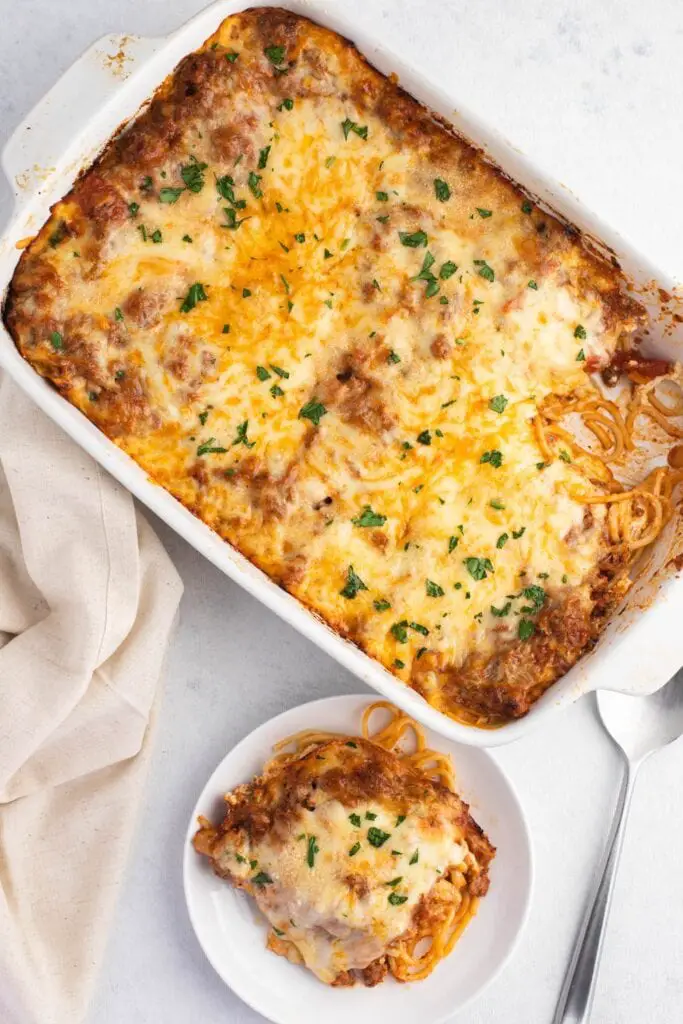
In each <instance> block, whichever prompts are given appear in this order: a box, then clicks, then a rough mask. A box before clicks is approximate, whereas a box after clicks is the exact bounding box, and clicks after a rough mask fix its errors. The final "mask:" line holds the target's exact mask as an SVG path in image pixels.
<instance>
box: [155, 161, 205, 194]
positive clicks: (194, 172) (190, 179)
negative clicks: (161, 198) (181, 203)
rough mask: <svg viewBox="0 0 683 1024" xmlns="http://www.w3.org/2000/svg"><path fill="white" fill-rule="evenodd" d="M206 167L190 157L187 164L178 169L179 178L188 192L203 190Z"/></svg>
mask: <svg viewBox="0 0 683 1024" xmlns="http://www.w3.org/2000/svg"><path fill="white" fill-rule="evenodd" d="M208 166H209V165H208V164H202V163H200V162H199V160H197V157H196V156H191V157H190V162H189V164H183V166H182V167H181V168H180V177H181V178H182V179H183V181H184V182H185V186H186V188H188V189H189V190H190V192H201V190H202V189H203V188H204V171H205V170H206V168H207V167H208ZM162 191H163V189H162Z"/></svg>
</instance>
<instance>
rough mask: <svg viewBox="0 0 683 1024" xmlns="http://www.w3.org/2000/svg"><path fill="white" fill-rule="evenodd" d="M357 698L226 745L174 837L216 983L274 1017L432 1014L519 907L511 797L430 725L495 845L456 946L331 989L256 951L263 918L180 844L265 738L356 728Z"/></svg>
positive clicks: (322, 705) (450, 1009)
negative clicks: (443, 956)
mask: <svg viewBox="0 0 683 1024" xmlns="http://www.w3.org/2000/svg"><path fill="white" fill-rule="evenodd" d="M371 703H372V699H371V698H369V697H368V696H367V695H364V696H344V697H328V698H327V699H325V700H316V701H312V702H311V703H310V704H303V705H302V706H301V707H297V708H292V709H291V710H290V711H286V712H285V713H284V714H282V715H278V716H277V718H273V719H271V720H270V721H269V722H266V723H265V724H264V725H262V726H260V727H259V728H258V729H256V730H254V732H252V733H251V735H250V736H247V737H246V739H244V740H242V742H241V743H238V745H237V746H236V747H235V748H234V749H233V750H231V751H230V753H229V754H228V755H227V756H226V757H225V758H224V760H223V761H221V763H220V764H219V765H218V767H217V768H216V770H215V772H214V773H213V775H212V776H211V778H210V779H209V781H208V782H207V784H206V786H205V787H204V791H203V792H202V794H201V796H200V798H199V800H198V801H197V806H196V807H195V810H194V812H193V814H192V818H191V820H190V824H189V827H188V830H187V837H186V842H185V851H184V863H183V876H184V885H185V898H186V900H187V906H188V910H189V912H190V920H191V921H192V925H193V927H194V930H195V932H196V935H197V938H198V939H199V942H200V945H201V946H202V948H203V950H204V952H205V953H206V955H207V957H208V958H209V961H210V962H211V964H212V965H213V966H214V968H215V969H216V971H217V972H218V974H219V975H220V976H221V978H222V979H223V981H224V982H225V983H226V984H227V985H229V986H230V988H231V989H233V991H234V992H236V993H237V995H238V996H240V998H241V999H243V1000H244V1002H245V1003H248V1004H249V1005H250V1006H251V1007H253V1008H254V1009H255V1010H257V1011H258V1012H259V1013H261V1014H263V1016H264V1017H267V1018H268V1019H269V1020H271V1021H274V1022H275V1024H321V1021H324V1022H325V1024H349V1022H350V1021H353V1024H377V1021H378V1020H380V1019H384V1020H390V1021H391V1024H415V1022H416V1021H419V1022H420V1024H437V1022H439V1021H443V1020H445V1019H446V1018H448V1017H451V1016H452V1015H453V1014H454V1013H455V1012H456V1011H457V1010H459V1009H461V1007H462V1006H464V1004H465V1003H466V1002H468V1001H469V1000H470V999H472V998H473V996H475V995H476V994H478V993H479V992H481V990H482V989H483V987H484V986H485V985H487V984H488V983H489V982H490V981H491V980H492V979H493V978H494V977H495V975H496V974H498V972H499V971H500V970H501V968H502V966H503V964H504V963H505V961H506V960H507V959H508V957H509V956H510V954H511V953H512V950H513V949H514V946H515V944H516V942H517V939H518V937H519V934H520V932H521V930H522V927H523V925H524V921H525V918H526V914H527V909H528V906H529V899H530V895H531V886H532V856H531V843H530V840H529V833H528V830H527V826H526V822H525V820H524V814H523V812H522V809H521V807H520V804H519V801H518V799H517V797H516V795H515V792H514V790H513V789H512V787H511V785H510V783H509V782H508V781H507V779H506V777H505V775H504V774H503V772H502V770H501V769H500V768H499V766H498V765H497V764H496V762H495V760H494V759H493V757H492V756H491V754H489V753H487V752H486V751H485V750H480V749H477V748H476V747H465V746H458V745H456V744H455V743H451V742H449V741H448V740H445V739H443V738H441V737H439V736H437V735H436V734H435V733H433V732H430V730H425V731H426V734H427V738H428V743H429V745H430V746H431V747H432V748H434V749H437V750H442V751H444V752H446V753H448V754H450V755H451V757H452V758H453V763H454V765H455V773H456V784H457V788H458V792H459V793H461V794H462V796H463V797H464V799H465V800H466V801H467V802H468V803H469V804H470V807H471V810H472V815H473V817H474V818H475V820H476V821H477V822H479V824H480V825H481V826H482V828H483V829H484V831H485V832H486V833H487V835H488V836H489V838H490V840H491V842H492V843H493V844H494V846H496V847H497V853H496V857H495V859H494V861H493V863H492V865H491V871H490V874H491V887H490V889H489V892H488V894H487V896H486V897H485V898H484V899H483V900H482V901H481V903H480V904H479V908H478V912H477V914H476V916H475V917H474V919H473V920H472V921H471V922H470V924H469V925H468V927H467V929H466V930H465V932H464V934H463V936H462V938H461V939H460V940H459V942H458V944H457V945H456V947H455V949H454V950H453V952H452V953H451V955H450V956H449V957H448V959H447V960H444V961H443V962H442V963H441V964H440V965H439V966H438V967H437V968H436V970H435V971H434V973H433V974H432V975H430V977H429V978H427V979H425V980H424V981H420V982H415V983H413V984H400V983H399V982H396V981H394V979H393V978H389V979H387V980H386V981H384V982H383V983H382V984H381V985H378V986H377V987H376V988H365V987H364V986H362V985H356V986H355V987H354V988H330V987H329V986H327V985H324V984H322V982H320V981H318V980H317V978H315V976H314V975H313V974H311V973H310V971H307V970H305V969H304V968H303V967H299V966H296V965H294V964H290V963H289V962H288V961H287V960H285V959H284V958H283V957H280V956H276V955H275V954H274V953H271V952H269V951H268V950H267V949H266V945H265V943H266V922H265V918H263V917H262V916H261V914H260V913H259V912H258V911H257V909H256V907H255V905H254V904H253V902H252V901H251V900H250V898H249V897H248V896H246V895H245V894H244V893H241V892H237V891H236V890H234V889H233V888H232V887H231V886H230V885H228V883H227V882H223V881H221V880H220V879H219V878H217V877H216V876H215V875H214V874H213V872H212V871H211V868H210V867H209V864H208V862H207V861H206V859H205V858H203V857H200V856H199V855H198V854H197V853H196V852H195V851H194V849H193V847H192V845H191V839H192V836H193V835H194V833H195V832H196V830H197V815H199V814H203V815H205V816H206V817H207V818H210V819H211V820H213V821H218V820H219V819H220V818H222V817H223V814H224V804H223V794H224V793H226V792H227V791H228V790H230V789H232V788H233V787H234V786H236V785H238V784H239V783H240V782H246V781H247V780H248V779H250V778H252V776H254V775H256V774H258V773H259V772H260V771H261V768H262V766H263V764H264V762H265V761H266V760H267V759H268V757H269V756H270V754H271V749H272V746H273V744H274V743H276V742H277V741H278V740H281V739H283V738H284V737H285V736H289V735H291V734H292V733H295V732H298V731H299V730H300V729H312V728H316V729H329V730H332V731H335V732H341V733H349V734H358V731H359V728H360V717H361V713H362V711H363V709H364V708H365V707H367V705H368V704H371Z"/></svg>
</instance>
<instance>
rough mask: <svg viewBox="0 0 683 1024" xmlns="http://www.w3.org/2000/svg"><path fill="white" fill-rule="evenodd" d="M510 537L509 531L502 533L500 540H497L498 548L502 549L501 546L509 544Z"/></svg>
mask: <svg viewBox="0 0 683 1024" xmlns="http://www.w3.org/2000/svg"><path fill="white" fill-rule="evenodd" d="M509 539H510V538H509V536H508V534H507V533H501V535H500V537H499V538H498V540H497V541H496V547H497V548H498V549H499V550H500V548H504V547H505V545H506V544H507V542H508V540H509Z"/></svg>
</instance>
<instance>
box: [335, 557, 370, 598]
mask: <svg viewBox="0 0 683 1024" xmlns="http://www.w3.org/2000/svg"><path fill="white" fill-rule="evenodd" d="M367 589H368V588H367V587H366V586H365V584H364V583H363V581H362V579H361V578H360V576H359V575H358V573H356V572H355V571H354V568H353V566H352V565H350V566H349V567H348V569H347V570H346V583H345V584H344V586H343V587H342V589H341V590H340V591H339V593H340V594H341V596H342V597H347V598H349V600H352V599H353V598H354V597H356V595H357V594H358V593H359V592H360V591H361V590H367Z"/></svg>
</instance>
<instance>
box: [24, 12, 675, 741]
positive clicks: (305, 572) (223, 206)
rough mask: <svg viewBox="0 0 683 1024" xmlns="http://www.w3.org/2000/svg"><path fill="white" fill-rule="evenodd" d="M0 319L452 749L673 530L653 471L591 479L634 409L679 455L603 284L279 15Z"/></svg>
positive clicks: (243, 29) (571, 239)
mask: <svg viewBox="0 0 683 1024" xmlns="http://www.w3.org/2000/svg"><path fill="white" fill-rule="evenodd" d="M5 319H6V323H7V326H8V328H9V330H10V332H11V334H12V336H13V337H14V339H15V342H16V344H17V346H18V348H19V350H20V351H21V353H22V354H23V356H24V357H25V358H26V359H27V360H28V361H29V362H30V363H31V364H32V365H33V366H34V367H35V369H36V370H37V371H38V372H39V373H40V374H42V375H43V376H44V377H46V378H47V379H48V380H49V381H51V382H52V383H53V385H54V386H55V387H56V388H58V389H59V391H60V392H61V393H62V394H63V395H64V396H65V397H66V398H67V399H68V400H69V401H70V402H72V403H73V404H74V405H76V406H77V407H78V408H79V409H80V410H81V411H82V412H83V413H84V415H85V416H87V417H88V418H89V419H90V420H92V421H93V423H95V424H96V425H97V426H98V427H99V428H100V429H101V430H102V431H103V432H104V433H105V434H106V435H107V436H108V437H110V438H111V439H112V440H113V441H114V442H115V443H116V444H117V445H119V446H120V447H121V448H122V449H123V450H124V451H126V452H127V453H128V454H129V455H130V456H132V458H133V459H135V460H136V462H137V463H139V465H140V466H141V467H143V469H144V470H145V471H146V473H147V474H148V475H149V477H150V478H151V479H152V480H154V481H155V482H156V483H158V484H159V485H161V486H162V487H164V488H166V489H167V490H168V491H170V493H171V494H173V495H175V497H176V498H177V499H178V500H179V501H181V502H182V503H183V504H184V505H185V506H186V507H187V508H189V509H191V510H192V511H193V512H194V513H195V515H197V516H198V517H199V518H201V519H202V520H203V521H204V522H205V523H207V524H208V525H209V526H210V527H211V528H212V529H214V530H215V531H216V532H217V533H219V534H220V535H221V536H222V537H223V538H225V540H227V541H228V542H229V543H230V544H232V545H234V546H235V547H236V548H237V549H239V550H240V551H241V552H242V553H243V554H244V555H245V556H246V557H247V558H249V559H250V560H251V561H252V562H254V563H255V564H256V565H257V566H259V567H260V568H261V569H262V570H263V571H264V572H265V573H267V574H268V575H269V576H270V577H271V578H272V579H274V580H276V581H277V582H278V583H279V584H281V585H282V586H283V587H285V588H286V589H287V590H288V591H289V592H290V593H291V594H293V595H295V596H296V597H297V598H298V599H299V600H300V601H301V602H303V604H304V605H306V606H307V607H308V608H309V609H311V610H312V611H314V612H315V613H317V614H318V615H319V616H320V617H322V618H323V619H324V620H325V621H326V622H327V623H329V625H330V626H331V627H332V628H333V629H334V630H336V631H337V632H338V633H339V634H341V635H342V636H343V637H346V638H348V639H349V640H351V641H352V642H354V643H355V644H357V645H358V646H359V647H360V648H362V649H363V650H364V651H366V652H367V653H368V654H369V655H370V656H371V657H373V658H375V659H377V660H378V661H379V662H380V663H381V664H382V665H384V666H385V667H386V668H387V669H388V670H389V671H391V672H392V673H393V674H394V675H395V676H396V677H398V678H399V679H400V680H402V681H403V682H404V683H406V684H408V685H410V686H412V687H414V688H415V689H416V690H417V691H419V693H420V694H422V695H423V696H424V697H425V698H426V700H428V701H429V702H430V703H431V704H433V705H434V706H435V707H437V708H439V709H440V710H441V711H443V712H445V713H446V714H449V715H452V716H454V717H457V718H459V719H461V720H463V721H467V722H471V723H473V724H482V725H483V724H496V723H500V722H504V721H505V720H507V719H510V718H514V717H517V716H520V715H523V714H525V713H526V711H527V710H528V709H529V707H530V704H531V703H532V702H533V701H534V700H535V699H537V698H538V697H539V696H540V694H541V693H542V692H543V691H544V690H545V689H546V688H547V687H548V686H549V685H550V684H551V683H552V682H553V681H554V680H556V679H557V678H558V677H559V676H561V675H562V674H563V673H564V672H566V671H567V669H568V668H569V667H570V666H571V665H573V664H574V662H575V661H576V660H577V659H578V658H579V657H580V656H581V654H582V653H583V652H585V651H586V650H588V649H589V648H590V646H591V645H592V644H593V642H594V641H595V639H596V637H597V635H598V634H599V632H600V630H601V628H602V626H603V624H604V622H605V621H606V619H607V617H608V616H609V613H610V610H611V609H612V608H613V607H614V605H615V603H616V602H617V601H619V600H620V599H621V597H622V596H623V595H624V593H625V592H626V590H627V589H628V586H629V580H628V574H627V570H628V567H629V565H630V564H631V561H632V559H633V555H634V552H636V551H638V550H639V549H640V548H642V547H645V546H647V544H648V543H650V541H651V540H652V539H654V537H656V535H657V533H658V531H659V530H660V529H661V526H662V525H663V523H664V522H665V520H666V518H667V516H668V515H669V514H670V512H671V507H672V506H671V489H672V486H673V484H674V483H675V478H674V477H673V476H672V474H671V473H669V472H668V471H667V470H666V469H661V470H657V471H656V472H655V473H654V474H651V475H649V476H647V479H645V480H644V481H642V482H641V483H636V485H635V486H631V485H629V486H628V487H626V486H625V485H623V484H622V483H620V482H618V480H617V478H616V477H615V476H614V474H613V472H612V470H611V469H610V465H609V464H610V460H612V462H614V461H616V462H618V461H619V460H620V459H622V458H623V457H624V456H625V455H627V454H628V452H629V451H631V450H632V449H633V448H634V444H635V442H634V440H633V438H634V433H635V431H636V429H637V427H638V424H639V423H641V424H642V419H639V417H640V414H641V413H645V414H647V416H648V417H649V422H650V423H654V425H655V428H656V429H660V430H664V432H665V434H666V436H667V437H668V436H671V435H672V433H673V435H674V436H681V432H680V431H679V433H678V435H676V433H675V432H676V430H677V429H678V428H677V427H675V426H672V424H673V420H672V418H671V417H672V416H673V415H674V414H676V415H677V414H678V413H680V411H681V409H680V408H679V407H675V408H673V410H672V408H670V407H668V406H666V404H665V408H664V410H663V411H661V410H659V411H658V407H657V406H656V402H657V401H660V405H661V400H659V399H657V398H656V393H655V390H654V389H655V388H656V385H657V383H658V382H659V380H660V377H661V376H662V375H666V374H670V372H671V370H672V368H671V367H670V366H668V365H666V364H658V363H654V364H653V363H650V362H647V361H643V360H640V359H638V358H637V357H635V356H633V355H632V354H630V353H631V342H630V339H632V337H633V336H634V332H636V331H637V330H638V328H639V326H640V325H642V323H643V321H644V311H643V309H642V308H641V306H640V305H639V304H638V303H637V302H635V301H634V300H633V299H631V298H629V297H628V296H627V295H626V293H625V290H624V281H623V279H622V275H621V273H620V271H619V269H618V267H617V266H616V265H613V264H612V263H610V262H609V261H607V260H604V259H602V258H601V257H600V256H599V255H597V254H596V253H594V252H593V251H592V250H591V249H590V248H589V247H588V246H587V245H586V244H584V242H583V240H582V239H581V238H580V237H579V236H578V234H577V233H576V232H575V231H573V230H572V229H571V228H568V227H567V226H566V225H563V224H562V223H560V222H559V221H558V220H557V219H555V218H554V217H553V216H552V215H550V214H549V213H547V212H545V211H543V210H541V209H539V208H538V207H537V206H536V205H535V204H534V203H533V202H532V201H531V199H530V198H528V197H527V196H526V195H525V194H524V193H523V192H522V191H521V190H520V188H519V187H517V186H516V185H515V184H514V183H512V182H511V181H509V180H508V179H507V178H506V177H505V176H503V175H502V173H501V172H500V171H499V170H498V169H497V168H495V167H493V166H492V165H491V164H490V163H488V162H487V161H486V160H485V159H484V157H483V156H482V154H481V153H479V152H478V151H476V150H475V149H474V148H473V147H472V146H471V145H470V144H469V143H467V142H466V141H465V140H463V139H462V138H461V137H459V136H458V135H456V134H455V133H454V132H453V131H452V130H451V129H449V128H448V126H446V125H444V124H443V123H441V122H440V121H439V120H438V119H437V118H436V117H435V116H433V115H432V114H430V112H429V111H428V110H426V109H425V108H424V107H422V106H421V105H420V104H418V103H417V102H416V101H415V100H414V99H412V98H411V97H410V96H408V95H407V94H406V93H404V92H403V91H402V90H401V88H400V87H399V86H398V84H397V83H396V82H395V81H394V80H392V79H391V78H387V77H385V76H383V75H382V74H380V73H379V72H378V71H376V70H375V69H374V68H372V67H371V66H370V65H369V64H368V63H367V62H366V61H365V60H364V58H363V57H362V56H361V55H360V54H359V53H358V51H357V50H356V49H355V48H354V46H353V45H352V44H351V43H349V42H348V41H346V40H344V39H342V38H341V37H340V36H338V35H337V34H335V33H334V32H332V31H329V30H327V29H324V28H321V27H320V26H318V25H315V24H313V23H312V22H310V21H308V20H307V19H305V18H302V17H299V16H296V15H294V14H291V13H289V12H287V11H284V10H279V9H275V8H264V9H258V8H257V9H253V10H248V11H245V12H244V13H241V14H236V15H233V16H231V17H229V18H227V19H226V20H225V21H224V22H223V23H222V24H221V25H220V27H219V28H218V30H217V31H216V33H215V34H214V35H213V36H212V37H211V38H209V39H208V40H207V41H206V43H205V44H204V45H203V46H201V47H200V49H199V50H198V51H197V52H195V53H193V54H191V55H190V56H188V57H187V58H185V59H184V60H183V61H182V62H181V63H180V65H179V66H178V68H177V69H176V71H175V72H174V74H173V75H171V76H170V77H169V78H168V79H167V80H166V81H165V82H164V83H163V85H162V86H161V87H160V89H159V90H158V91H157V93H156V94H155V96H154V97H153V99H152V100H151V102H150V104H149V106H148V107H147V108H146V109H145V110H144V111H143V112H142V113H141V114H140V116H138V117H137V119H136V120H134V121H133V122H132V123H131V124H130V125H128V126H127V127H125V128H124V129H123V130H122V131H121V132H120V133H119V134H118V136H117V137H116V138H115V139H113V140H112V141H111V142H110V143H109V144H108V145H107V147H106V148H105V150H104V152H103V154H102V155H101V157H100V158H99V159H98V160H97V162H96V163H95V164H94V165H93V166H92V167H91V168H90V169H89V170H88V171H87V172H86V173H84V174H83V175H82V176H81V177H80V178H79V179H78V181H77V182H76V184H75V186H74V188H73V190H72V191H71V192H70V193H69V194H68V195H67V196H66V197H65V198H64V199H63V200H62V201H61V202H59V203H57V204H56V205H55V206H54V208H53V210H52V215H51V217H50V219H49V221H48V222H47V224H46V225H45V226H44V227H43V228H42V230H41V231H40V233H39V234H38V235H37V237H36V238H35V239H34V240H33V241H32V242H31V243H30V244H29V245H28V247H27V249H26V251H25V252H24V253H23V254H22V257H21V260H20V262H19V266H18V269H17V271H16V273H15V276H14V279H13V281H12V284H11V288H10V291H9V295H8V298H7V302H6V307H5ZM600 370H603V371H606V372H607V373H608V374H610V375H612V377H614V376H615V375H616V376H618V375H619V373H621V371H622V370H625V371H626V373H627V379H626V390H627V392H628V395H627V398H628V403H629V404H628V409H629V410H630V412H629V411H627V409H626V407H625V406H623V404H622V405H620V404H619V403H618V402H617V401H616V400H615V401H612V400H611V399H610V400H607V399H605V398H604V396H603V394H602V392H601V391H599V390H598V389H597V388H596V386H595V385H594V384H593V383H592V381H591V377H590V375H591V374H595V373H596V371H600ZM572 415H577V416H578V417H579V418H580V419H582V421H583V424H584V426H585V427H586V428H587V429H588V436H589V442H588V443H587V444H586V443H584V444H579V443H578V442H577V441H576V438H575V436H574V434H573V433H572V432H571V431H568V430H567V428H566V425H565V426H563V418H564V417H565V416H570V417H571V416H572ZM657 416H659V420H657ZM658 423H659V426H657V424H658Z"/></svg>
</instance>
